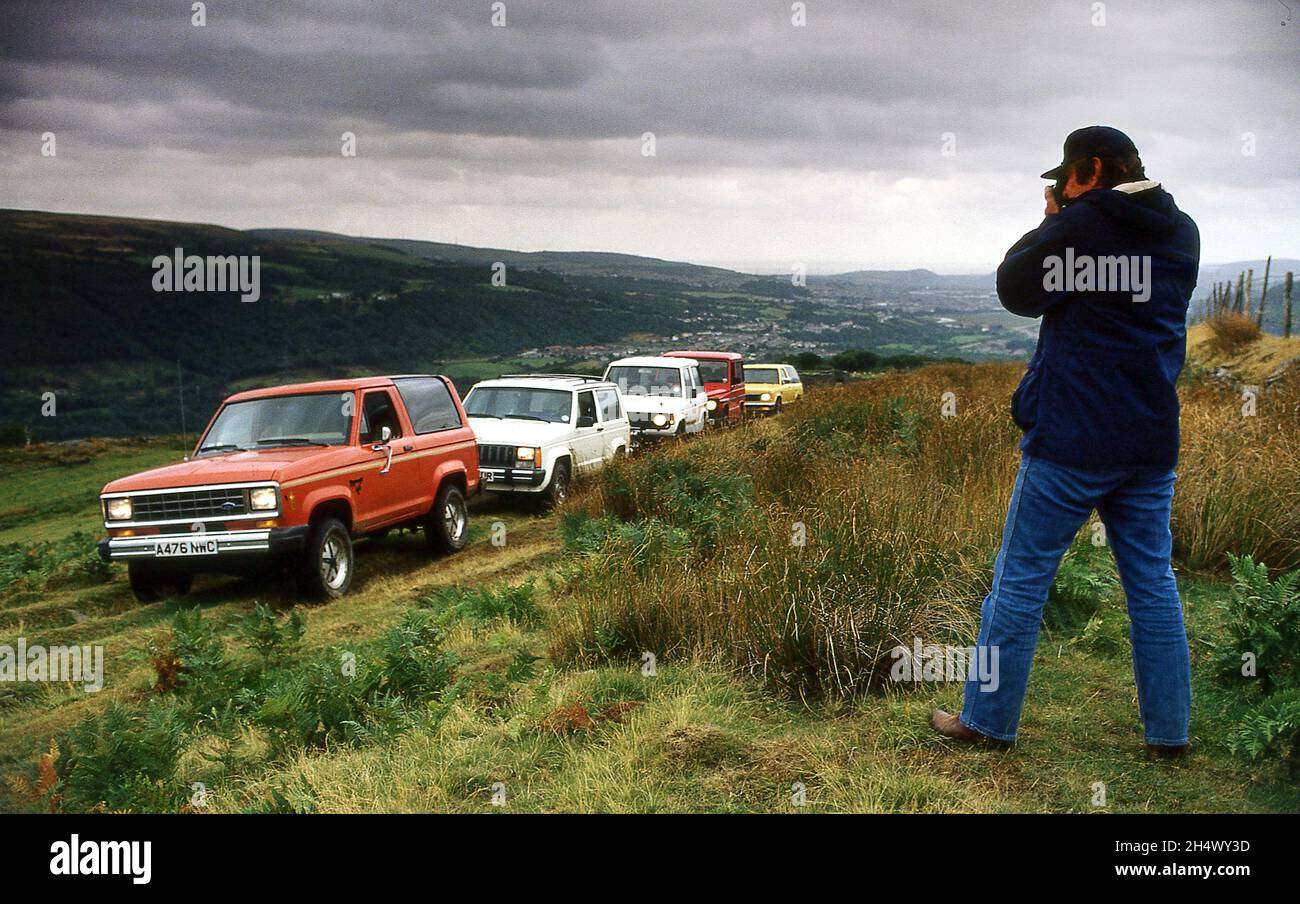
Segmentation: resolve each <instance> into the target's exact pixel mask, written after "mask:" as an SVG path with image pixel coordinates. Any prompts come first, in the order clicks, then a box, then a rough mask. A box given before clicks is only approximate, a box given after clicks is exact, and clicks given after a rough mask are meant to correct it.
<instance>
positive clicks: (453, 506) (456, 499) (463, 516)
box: [424, 483, 469, 553]
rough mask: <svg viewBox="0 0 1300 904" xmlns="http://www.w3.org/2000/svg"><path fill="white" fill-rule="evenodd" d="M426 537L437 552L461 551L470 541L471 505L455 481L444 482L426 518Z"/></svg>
mask: <svg viewBox="0 0 1300 904" xmlns="http://www.w3.org/2000/svg"><path fill="white" fill-rule="evenodd" d="M424 539H425V541H426V542H427V543H428V544H429V546H430V547H431V548H432V549H434V550H435V551H436V552H441V553H453V552H460V551H461V550H462V549H464V548H465V544H466V543H467V542H469V506H468V505H467V504H466V502H465V494H464V493H462V492H461V491H460V487H458V486H456V485H455V484H454V483H444V484H443V485H442V487H441V488H440V489H439V490H438V496H437V498H435V499H434V500H433V509H432V510H431V511H430V512H429V514H428V516H427V517H426V518H425V520H424Z"/></svg>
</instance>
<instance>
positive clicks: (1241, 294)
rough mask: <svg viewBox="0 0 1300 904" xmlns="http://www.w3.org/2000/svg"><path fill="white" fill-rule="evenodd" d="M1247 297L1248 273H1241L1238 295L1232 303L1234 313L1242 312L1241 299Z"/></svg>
mask: <svg viewBox="0 0 1300 904" xmlns="http://www.w3.org/2000/svg"><path fill="white" fill-rule="evenodd" d="M1245 297H1246V274H1245V273H1239V274H1238V275H1237V297H1236V299H1235V300H1234V301H1233V305H1232V312H1233V313H1234V314H1240V313H1241V301H1242V299H1243V298H1245Z"/></svg>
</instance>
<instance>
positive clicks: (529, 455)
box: [515, 446, 537, 461]
mask: <svg viewBox="0 0 1300 904" xmlns="http://www.w3.org/2000/svg"><path fill="white" fill-rule="evenodd" d="M535 454H537V450H536V449H534V448H533V447H532V446H520V447H519V448H518V449H516V450H515V457H516V458H518V459H519V460H520V461H532V460H533V456H534V455H535Z"/></svg>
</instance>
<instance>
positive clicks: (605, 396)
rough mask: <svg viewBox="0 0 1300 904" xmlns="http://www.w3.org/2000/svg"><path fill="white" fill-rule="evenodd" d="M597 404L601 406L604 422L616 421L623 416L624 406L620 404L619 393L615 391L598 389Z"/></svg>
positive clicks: (601, 417)
mask: <svg viewBox="0 0 1300 904" xmlns="http://www.w3.org/2000/svg"><path fill="white" fill-rule="evenodd" d="M596 402H597V404H599V405H600V419H601V420H602V421H616V420H618V419H619V418H621V417H622V416H623V410H622V406H621V405H619V403H618V392H617V391H615V390H613V389H597V390H596Z"/></svg>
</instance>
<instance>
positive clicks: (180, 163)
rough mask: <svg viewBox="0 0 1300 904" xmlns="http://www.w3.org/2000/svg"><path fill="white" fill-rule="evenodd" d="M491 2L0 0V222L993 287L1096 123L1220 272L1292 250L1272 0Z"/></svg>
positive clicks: (1277, 18) (1298, 61)
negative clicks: (311, 232)
mask: <svg viewBox="0 0 1300 904" xmlns="http://www.w3.org/2000/svg"><path fill="white" fill-rule="evenodd" d="M1287 2H1288V3H1290V4H1291V5H1292V6H1293V7H1296V8H1297V9H1300V0H1287ZM493 5H494V4H493V3H491V2H490V0H392V2H382V0H374V2H370V0H351V2H345V0H275V2H267V0H239V2H232V0H210V2H208V3H207V9H206V23H207V24H206V25H205V26H204V27H195V26H193V25H192V24H191V17H192V15H193V14H192V12H191V2H190V0H152V2H141V0H112V2H96V0H82V2H57V0H33V2H14V0H6V2H5V3H4V5H3V7H0V18H2V19H3V25H2V26H0V46H2V47H3V55H2V57H0V59H2V62H0V153H2V154H3V157H2V158H0V185H2V186H3V195H2V196H0V206H7V207H23V208H41V209H49V210H61V211H74V212H83V213H102V214H119V215H131V216H141V217H154V218H162V219H181V220H193V221H201V222H209V223H218V224H222V225H227V226H233V227H237V228H249V227H256V226H295V227H304V228H312V229H326V230H333V231H338V232H345V233H351V234H365V235H376V236H394V237H401V236H404V237H407V238H420V239H431V240H437V241H454V242H461V243H465V244H473V245H490V246H497V247H507V248H517V249H522V250H541V249H551V250H603V251H622V252H629V253H634V254H645V255H651V256H656V257H664V258H671V259H678V260H689V261H695V262H701V263H722V264H725V265H732V266H740V267H748V268H751V269H764V270H778V269H786V268H788V267H789V266H790V265H791V264H792V263H795V262H800V263H803V264H805V265H806V266H807V267H808V269H809V270H810V271H811V272H825V271H828V270H842V269H849V268H857V267H913V266H926V267H930V268H932V269H937V270H942V271H948V272H954V271H985V270H988V269H991V268H992V267H993V266H995V265H996V263H997V262H998V261H999V260H1001V258H1002V255H1003V253H1004V252H1005V250H1006V248H1007V247H1008V246H1009V245H1010V244H1011V243H1012V242H1013V241H1014V240H1015V239H1016V238H1018V237H1019V236H1020V235H1021V234H1022V233H1023V232H1025V231H1026V230H1028V229H1030V228H1032V227H1033V226H1034V225H1036V224H1037V222H1038V220H1039V219H1040V217H1041V212H1042V198H1041V192H1042V187H1043V185H1044V184H1045V183H1044V182H1043V181H1042V180H1040V179H1039V178H1038V174H1039V173H1040V172H1042V171H1044V170H1045V169H1047V168H1048V167H1050V166H1053V165H1055V164H1056V163H1057V162H1059V159H1060V155H1061V142H1062V140H1063V139H1064V136H1065V134H1066V133H1067V132H1068V131H1069V130H1071V129H1072V128H1076V127H1078V126H1082V125H1091V124H1094V123H1105V124H1109V125H1114V126H1117V127H1119V128H1121V129H1123V130H1125V131H1126V132H1128V134H1129V135H1130V136H1131V137H1132V138H1133V139H1134V141H1135V143H1136V144H1137V146H1138V148H1139V150H1140V152H1141V154H1142V157H1143V160H1144V162H1145V164H1146V167H1147V172H1148V174H1149V175H1151V176H1152V177H1153V178H1156V179H1160V180H1161V181H1162V182H1163V183H1164V184H1165V186H1166V188H1168V189H1169V190H1170V191H1172V192H1173V194H1174V196H1175V198H1176V199H1177V200H1178V203H1179V204H1180V206H1181V207H1182V208H1183V209H1184V210H1186V211H1187V212H1188V213H1190V214H1191V215H1192V216H1193V217H1194V218H1195V219H1196V220H1197V222H1198V223H1199V225H1200V227H1201V234H1202V241H1203V259H1204V260H1205V261H1206V262H1215V261H1227V260H1236V259H1243V258H1254V257H1262V256H1264V255H1266V254H1269V253H1272V254H1274V255H1275V256H1288V257H1300V92H1298V91H1297V81H1298V79H1297V76H1298V75H1300V17H1292V18H1291V19H1290V21H1288V22H1287V24H1286V25H1282V21H1283V20H1284V19H1286V18H1287V17H1288V12H1287V9H1286V7H1285V6H1284V5H1283V4H1282V3H1281V2H1280V0H1241V2H1226V0H1198V2H1191V0H1188V2H1182V0H1160V2H1150V0H1147V2H1139V0H1111V2H1107V3H1105V4H1101V3H1093V2H1091V0H1059V2H1056V0H1033V2H1023V3H1020V2H1015V3H1013V2H1001V3H998V2H989V0H980V2H968V3H962V2H956V0H945V2H936V3H922V2H869V0H856V2H855V0H807V2H806V4H804V5H805V6H806V25H805V26H803V27H798V26H796V25H794V24H793V23H792V16H794V15H795V13H794V12H793V11H792V4H791V3H790V2H788V0H717V2H709V0H689V2H686V0H683V2H676V0H673V2H669V0H660V2H651V0H639V2H617V0H606V2H578V0H547V2H537V0H505V3H504V6H505V22H506V24H505V26H504V27H494V26H493V24H492V16H493ZM1102 6H1104V17H1105V24H1104V25H1102V26H1099V25H1095V24H1093V23H1094V21H1095V20H1096V19H1097V16H1098V10H1097V7H1102ZM45 132H53V133H54V134H55V136H56V142H57V144H56V147H57V156H55V157H44V156H42V155H41V146H42V141H41V136H42V134H43V133H45ZM344 132H353V133H355V135H356V136H357V155H356V156H355V157H345V156H343V154H342V153H341V152H340V150H341V138H340V136H341V135H342V133H344ZM646 132H651V133H653V134H654V144H655V147H654V151H655V153H654V156H647V155H646V154H645V153H643V151H644V145H643V141H642V136H643V134H644V133H646ZM945 133H952V135H953V136H955V151H956V153H955V154H953V155H945V154H944V152H943V151H944V137H943V136H944V134H945ZM1244 133H1251V134H1253V136H1254V150H1255V153H1254V155H1253V156H1247V155H1245V154H1243V148H1244V147H1246V142H1247V141H1248V139H1244V138H1243V134H1244ZM950 146H951V142H950Z"/></svg>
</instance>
